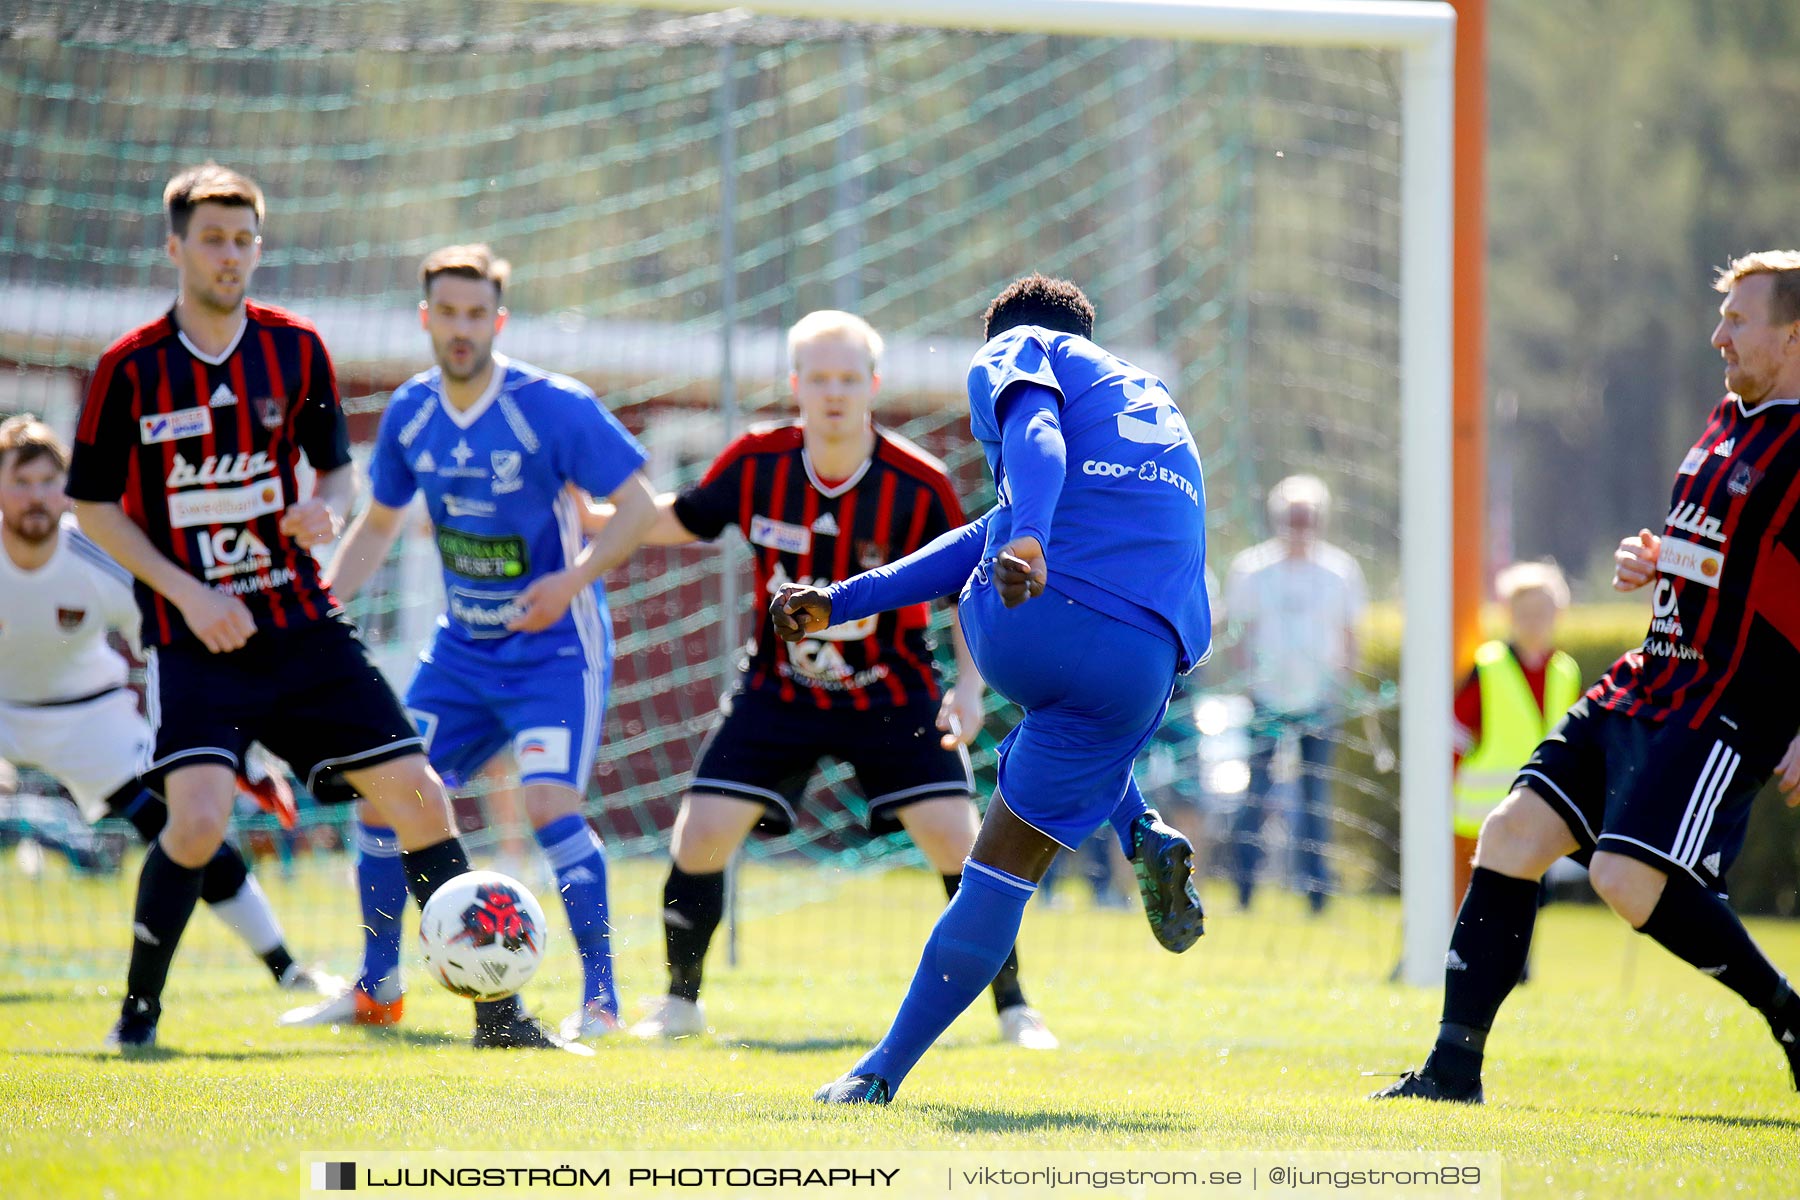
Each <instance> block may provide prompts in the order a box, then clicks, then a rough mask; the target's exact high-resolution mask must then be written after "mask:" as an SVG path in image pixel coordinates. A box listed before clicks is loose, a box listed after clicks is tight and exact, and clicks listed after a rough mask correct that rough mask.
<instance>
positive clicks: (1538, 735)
mask: <svg viewBox="0 0 1800 1200" xmlns="http://www.w3.org/2000/svg"><path fill="white" fill-rule="evenodd" d="M1495 591H1496V592H1498V593H1499V596H1500V599H1501V600H1502V601H1504V602H1505V604H1506V607H1507V612H1508V614H1509V618H1510V622H1511V626H1512V632H1511V635H1510V636H1509V637H1508V638H1507V639H1505V640H1504V641H1500V640H1496V641H1491V642H1486V643H1484V644H1483V645H1482V646H1480V647H1479V648H1478V649H1477V650H1476V651H1475V669H1474V670H1473V671H1470V672H1469V675H1468V677H1467V678H1466V679H1464V680H1463V684H1462V687H1461V688H1459V689H1458V690H1457V693H1456V730H1455V739H1456V741H1455V745H1456V782H1455V787H1454V796H1455V810H1454V811H1455V817H1454V821H1453V826H1454V830H1455V835H1456V903H1457V904H1458V905H1459V906H1460V905H1461V904H1462V898H1463V893H1464V892H1466V891H1468V889H1469V876H1470V874H1471V872H1472V871H1473V870H1474V865H1473V864H1474V857H1475V840H1476V838H1477V837H1478V836H1479V835H1480V833H1481V823H1482V822H1483V821H1484V820H1486V819H1487V815H1488V814H1489V813H1490V812H1492V811H1493V810H1494V808H1495V807H1496V806H1497V805H1498V804H1499V803H1500V802H1501V801H1502V800H1504V799H1506V796H1507V793H1508V792H1510V791H1511V790H1512V785H1513V780H1514V779H1515V778H1517V777H1518V774H1519V768H1520V767H1522V766H1524V765H1525V762H1526V760H1528V759H1529V758H1530V757H1531V753H1532V751H1533V750H1535V749H1536V748H1537V745H1538V743H1539V742H1541V741H1543V740H1544V738H1545V736H1547V735H1548V734H1549V732H1550V730H1551V729H1552V728H1554V727H1555V725H1556V723H1557V722H1558V721H1560V720H1562V716H1563V714H1564V713H1565V712H1567V711H1568V709H1569V707H1570V706H1571V705H1573V704H1574V703H1575V701H1577V700H1578V699H1580V698H1581V690H1582V688H1581V685H1582V680H1581V668H1580V667H1578V666H1577V665H1576V663H1575V660H1574V659H1573V658H1570V657H1569V656H1568V655H1567V654H1564V653H1563V652H1562V651H1561V650H1558V649H1556V642H1555V637H1556V619H1557V617H1558V616H1559V615H1561V613H1562V611H1563V610H1564V609H1565V608H1567V607H1568V606H1569V585H1568V583H1567V582H1566V581H1565V580H1564V579H1563V574H1562V572H1561V571H1560V570H1558V569H1557V567H1556V564H1555V563H1549V562H1520V563H1514V564H1512V565H1511V566H1509V567H1507V568H1506V569H1505V570H1503V571H1501V572H1500V574H1499V577H1498V578H1497V579H1496V581H1495Z"/></svg>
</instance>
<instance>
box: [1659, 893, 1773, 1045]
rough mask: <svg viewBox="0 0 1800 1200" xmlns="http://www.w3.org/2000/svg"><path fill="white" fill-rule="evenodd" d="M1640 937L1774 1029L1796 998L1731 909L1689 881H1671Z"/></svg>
mask: <svg viewBox="0 0 1800 1200" xmlns="http://www.w3.org/2000/svg"><path fill="white" fill-rule="evenodd" d="M1638 932H1639V933H1641V934H1643V935H1644V936H1645V937H1649V938H1653V939H1655V940H1656V941H1657V942H1658V943H1659V944H1660V945H1661V946H1662V947H1663V949H1665V950H1667V951H1668V952H1669V953H1670V954H1673V955H1674V956H1675V957H1676V958H1679V959H1681V960H1682V961H1683V962H1685V963H1687V964H1689V965H1690V966H1692V967H1695V968H1697V969H1698V970H1699V971H1700V973H1701V974H1703V975H1711V976H1712V977H1713V978H1714V979H1717V980H1718V981H1719V982H1720V983H1722V984H1724V985H1725V986H1726V987H1728V988H1730V989H1731V990H1732V991H1734V992H1736V993H1737V994H1738V995H1740V996H1742V997H1743V998H1744V999H1745V1000H1746V1001H1748V1002H1749V1004H1750V1006H1751V1007H1752V1008H1754V1009H1756V1010H1757V1011H1758V1012H1760V1013H1762V1014H1763V1016H1764V1017H1766V1018H1768V1020H1769V1023H1770V1024H1771V1025H1773V1024H1775V1023H1776V1022H1777V1020H1779V1019H1782V1017H1783V1016H1784V1014H1782V1013H1780V1012H1778V1009H1779V1007H1780V1005H1781V1002H1782V1000H1783V999H1784V998H1785V997H1787V996H1788V995H1789V994H1790V993H1789V990H1788V987H1787V981H1786V980H1785V979H1783V978H1782V976H1781V972H1780V971H1779V970H1777V969H1776V967H1775V964H1774V963H1772V962H1770V961H1769V960H1768V958H1766V957H1765V956H1764V955H1763V952H1762V951H1761V950H1760V949H1758V948H1757V945H1756V943H1755V942H1754V941H1752V940H1751V938H1750V931H1749V930H1747V929H1745V928H1744V923H1743V922H1742V921H1740V920H1738V916H1737V914H1736V913H1735V912H1733V911H1731V906H1730V905H1729V904H1727V903H1725V901H1724V899H1722V898H1721V897H1719V896H1717V895H1714V894H1713V893H1712V892H1709V891H1707V890H1706V889H1705V888H1703V887H1701V886H1700V885H1699V884H1697V883H1695V882H1694V881H1693V880H1692V879H1689V878H1688V877H1687V876H1685V875H1680V874H1671V875H1670V876H1669V880H1668V883H1666V884H1665V885H1664V886H1663V893H1662V897H1661V898H1660V899H1658V900H1657V902H1656V907H1655V908H1653V909H1651V910H1650V916H1649V917H1648V918H1646V919H1645V921H1644V923H1643V924H1642V925H1640V926H1638Z"/></svg>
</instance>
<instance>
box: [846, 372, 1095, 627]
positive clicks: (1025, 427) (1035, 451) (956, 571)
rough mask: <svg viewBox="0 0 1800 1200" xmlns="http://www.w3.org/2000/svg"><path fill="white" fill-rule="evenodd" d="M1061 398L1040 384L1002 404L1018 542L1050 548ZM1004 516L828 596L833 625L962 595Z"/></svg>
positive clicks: (989, 517)
mask: <svg viewBox="0 0 1800 1200" xmlns="http://www.w3.org/2000/svg"><path fill="white" fill-rule="evenodd" d="M1061 408H1062V397H1061V396H1059V395H1057V394H1056V393H1055V392H1053V391H1051V390H1050V389H1049V388H1047V387H1043V386H1041V385H1039V384H1035V383H1018V384H1014V385H1013V386H1012V387H1010V388H1007V389H1006V395H1005V396H1004V397H1002V398H1001V403H1000V462H1001V463H1002V464H1003V469H1004V471H1005V473H1006V486H1007V491H1008V494H1009V496H1010V499H1011V504H1010V505H1009V510H1010V513H1011V516H1012V529H1011V535H1010V537H1009V538H1008V540H1009V541H1010V540H1011V539H1012V538H1020V537H1034V538H1036V539H1037V541H1038V545H1040V546H1044V547H1048V546H1049V544H1050V525H1051V520H1052V518H1053V517H1054V516H1055V514H1056V502H1057V501H1058V500H1059V499H1061V498H1062V488H1063V479H1064V477H1065V475H1066V473H1067V470H1068V449H1067V447H1066V446H1065V445H1064V444H1063V436H1062V425H1061V422H1060V412H1061ZM998 511H999V510H998V509H990V510H989V511H988V512H986V513H984V514H982V516H981V517H979V518H977V519H976V520H974V521H971V522H970V523H969V524H967V525H964V526H962V527H961V528H958V529H952V530H951V531H950V532H948V533H946V534H944V535H942V536H941V537H939V538H937V539H936V540H935V541H933V542H931V543H930V544H929V545H926V546H923V547H921V548H919V549H918V550H915V551H913V552H912V553H911V554H909V555H907V556H906V557H905V558H903V559H901V560H900V561H898V562H892V563H889V564H887V565H886V566H884V567H877V568H876V569H875V570H873V571H865V572H863V573H862V574H861V575H856V576H853V577H851V578H849V579H846V580H844V581H843V582H841V583H834V584H832V585H831V587H830V588H828V589H826V590H827V592H828V593H829V594H830V596H831V623H832V624H833V625H838V624H841V623H843V622H845V621H860V620H861V619H862V618H864V617H868V616H873V615H874V614H876V613H879V612H887V611H889V610H890V609H895V608H905V607H906V606H907V605H909V604H924V603H927V602H929V601H932V600H936V599H939V598H940V597H943V596H953V595H955V594H957V593H958V592H960V591H962V587H963V584H965V583H967V582H968V581H969V575H970V574H971V573H972V572H973V571H974V570H975V568H976V566H977V565H978V564H979V563H980V562H981V555H982V552H983V550H984V549H985V548H986V545H987V529H988V525H989V524H990V523H991V522H992V521H993V519H994V514H995V513H996V512H998Z"/></svg>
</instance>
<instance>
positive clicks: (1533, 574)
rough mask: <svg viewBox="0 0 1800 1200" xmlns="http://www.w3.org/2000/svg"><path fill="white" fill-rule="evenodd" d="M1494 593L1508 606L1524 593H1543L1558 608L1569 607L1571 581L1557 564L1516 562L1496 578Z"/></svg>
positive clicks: (1503, 568) (1505, 568)
mask: <svg viewBox="0 0 1800 1200" xmlns="http://www.w3.org/2000/svg"><path fill="white" fill-rule="evenodd" d="M1494 592H1495V594H1497V595H1498V596H1499V597H1500V599H1502V600H1504V601H1506V602H1507V603H1508V604H1510V603H1512V601H1513V598H1514V597H1516V596H1518V595H1520V594H1521V593H1524V592H1542V593H1544V594H1545V595H1546V596H1549V597H1550V602H1551V603H1552V604H1554V605H1556V607H1557V608H1567V607H1569V581H1568V580H1567V579H1565V578H1563V573H1562V568H1561V567H1559V566H1557V565H1556V564H1555V563H1553V562H1550V561H1548V560H1545V561H1543V562H1516V563H1512V564H1511V565H1509V566H1506V567H1502V568H1501V569H1500V573H1499V574H1498V575H1496V576H1494Z"/></svg>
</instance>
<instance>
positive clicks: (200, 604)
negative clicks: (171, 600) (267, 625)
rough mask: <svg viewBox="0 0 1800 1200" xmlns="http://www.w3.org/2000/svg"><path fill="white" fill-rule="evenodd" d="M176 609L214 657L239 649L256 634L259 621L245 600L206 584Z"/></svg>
mask: <svg viewBox="0 0 1800 1200" xmlns="http://www.w3.org/2000/svg"><path fill="white" fill-rule="evenodd" d="M176 607H177V608H179V609H180V610H181V618H182V620H184V621H186V622H187V625H188V628H189V629H191V630H193V632H194V636H195V637H197V638H199V639H200V644H201V645H203V646H205V647H206V648H207V649H208V650H211V651H212V652H213V653H214V654H225V653H227V652H229V651H232V650H236V649H238V648H239V647H241V646H243V644H244V643H245V642H247V641H249V640H250V638H251V636H252V635H253V634H254V633H255V632H256V621H255V619H254V618H252V617H251V616H250V609H249V608H248V607H246V606H245V604H244V602H243V601H242V600H239V599H238V598H237V597H236V596H227V595H226V594H225V593H224V592H221V591H217V590H216V589H214V588H210V587H206V586H205V585H204V584H202V585H200V586H199V587H197V588H196V589H195V590H194V592H193V594H192V595H191V596H189V597H188V598H187V599H185V600H182V601H180V602H178V603H177V604H176Z"/></svg>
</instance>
